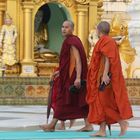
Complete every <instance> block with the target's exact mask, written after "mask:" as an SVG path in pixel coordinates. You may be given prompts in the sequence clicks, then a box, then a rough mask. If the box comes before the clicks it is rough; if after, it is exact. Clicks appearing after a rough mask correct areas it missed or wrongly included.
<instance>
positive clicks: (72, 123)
mask: <svg viewBox="0 0 140 140" xmlns="http://www.w3.org/2000/svg"><path fill="white" fill-rule="evenodd" d="M74 122H75V120H70V126H69V128H71V127H72V126H73V125H74Z"/></svg>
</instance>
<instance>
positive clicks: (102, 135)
mask: <svg viewBox="0 0 140 140" xmlns="http://www.w3.org/2000/svg"><path fill="white" fill-rule="evenodd" d="M90 136H91V137H106V132H103V131H98V132H97V133H95V134H91V135H90Z"/></svg>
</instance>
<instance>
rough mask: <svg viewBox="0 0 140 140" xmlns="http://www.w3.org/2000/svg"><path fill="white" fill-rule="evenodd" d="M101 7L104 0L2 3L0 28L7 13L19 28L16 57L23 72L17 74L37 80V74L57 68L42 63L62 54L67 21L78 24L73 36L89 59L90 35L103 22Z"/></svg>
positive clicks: (3, 0)
mask: <svg viewBox="0 0 140 140" xmlns="http://www.w3.org/2000/svg"><path fill="white" fill-rule="evenodd" d="M102 4H103V1H102V0H0V27H1V26H2V25H3V20H4V14H5V12H7V13H8V14H9V15H10V16H11V17H12V19H13V24H14V25H16V27H17V32H18V36H17V41H16V57H17V60H18V62H19V64H20V68H18V69H20V70H17V73H18V74H19V76H23V77H24V76H37V75H38V73H40V76H44V75H45V73H44V75H43V71H42V69H44V70H45V68H46V67H47V70H48V71H49V69H51V68H52V67H55V66H56V65H57V64H56V63H55V62H51V61H48V62H47V61H45V62H46V64H45V65H44V63H43V62H44V61H43V60H44V59H45V58H46V60H47V59H48V58H49V57H50V58H51V57H53V56H50V55H48V54H52V52H53V53H56V54H59V52H60V48H61V43H62V40H63V38H62V36H61V25H62V23H63V21H64V20H66V19H70V20H72V21H73V22H74V23H75V32H74V34H76V35H78V36H79V37H80V38H81V40H82V42H83V44H84V46H85V50H86V53H87V55H88V48H89V43H88V40H87V38H88V34H89V31H90V30H91V29H93V27H94V26H95V24H96V23H97V22H98V21H99V20H100V18H101V15H102V12H103V9H102ZM40 27H41V28H40ZM41 37H42V38H41ZM42 46H43V48H44V49H46V50H45V52H47V53H46V54H45V53H43V54H44V55H41V60H40V59H39V58H38V59H37V61H35V51H34V50H35V47H36V48H37V49H38V48H39V49H40V48H41V47H42ZM38 62H40V63H38ZM47 63H48V64H47ZM36 66H38V68H37V69H39V72H38V73H37V70H36ZM11 74H12V72H11ZM46 75H47V74H46ZM48 75H49V72H48Z"/></svg>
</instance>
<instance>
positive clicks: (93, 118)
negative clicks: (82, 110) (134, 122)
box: [86, 35, 133, 124]
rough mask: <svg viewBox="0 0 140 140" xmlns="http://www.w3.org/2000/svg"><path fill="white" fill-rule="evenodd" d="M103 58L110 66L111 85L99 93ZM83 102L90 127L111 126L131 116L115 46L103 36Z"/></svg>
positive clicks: (88, 79) (92, 63)
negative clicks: (87, 112) (84, 102)
mask: <svg viewBox="0 0 140 140" xmlns="http://www.w3.org/2000/svg"><path fill="white" fill-rule="evenodd" d="M105 56H106V57H108V58H109V62H110V72H111V82H110V84H109V85H108V86H107V87H106V88H105V90H104V91H99V84H100V79H101V76H102V75H103V71H104V62H105V61H104V58H105ZM86 100H87V102H88V104H89V114H88V121H89V122H90V123H94V124H100V123H101V122H103V121H105V122H107V123H108V124H113V123H117V122H118V121H119V120H124V119H129V118H131V117H132V116H133V115H132V109H131V106H130V103H129V100H128V95H127V89H126V85H125V81H124V78H123V75H122V68H121V62H120V57H119V51H118V48H117V45H116V42H115V41H114V40H113V39H112V38H111V37H109V36H106V35H104V36H102V37H101V38H100V39H99V41H98V42H97V44H96V45H95V48H94V51H93V55H92V58H91V62H90V65H89V70H88V75H87V96H86Z"/></svg>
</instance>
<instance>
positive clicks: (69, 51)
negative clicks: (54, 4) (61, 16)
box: [41, 21, 93, 131]
mask: <svg viewBox="0 0 140 140" xmlns="http://www.w3.org/2000/svg"><path fill="white" fill-rule="evenodd" d="M73 29H74V24H73V22H72V21H65V22H64V23H63V25H62V35H63V36H64V38H65V39H64V42H63V45H62V48H61V52H60V62H59V69H58V71H56V72H55V74H54V76H55V77H58V76H59V79H58V80H59V81H58V82H57V83H58V84H57V85H56V86H57V88H56V92H57V93H56V96H57V97H56V104H55V105H54V106H55V109H54V116H53V120H52V121H51V123H50V124H49V125H43V126H41V128H42V129H43V130H44V131H54V130H55V126H56V124H57V122H58V120H61V121H65V120H74V119H80V118H84V120H85V127H83V128H82V129H80V131H91V130H93V128H92V125H91V124H89V123H88V121H87V115H88V111H89V108H88V104H87V103H86V86H85V87H81V86H82V85H81V81H82V80H86V78H87V58H86V54H85V51H84V47H83V45H82V42H81V41H80V39H79V38H78V37H77V36H75V35H73ZM72 85H74V86H75V87H76V88H77V89H78V91H77V93H73V94H71V93H70V90H69V89H70V87H71V86H72Z"/></svg>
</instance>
